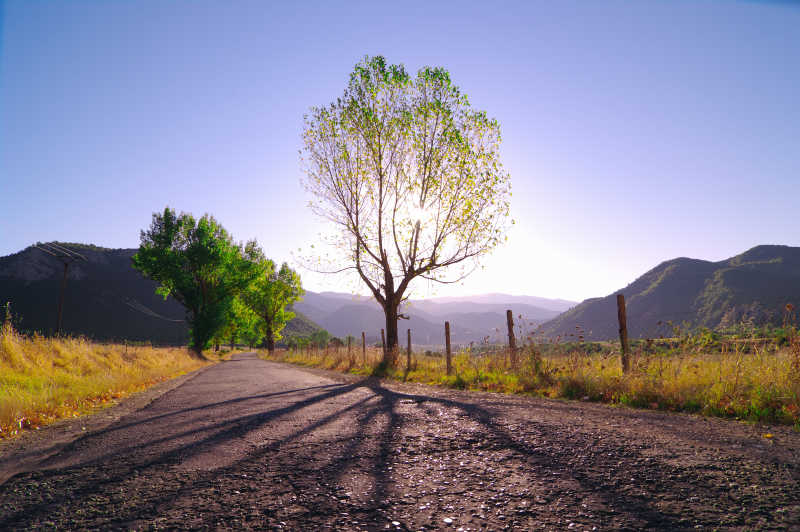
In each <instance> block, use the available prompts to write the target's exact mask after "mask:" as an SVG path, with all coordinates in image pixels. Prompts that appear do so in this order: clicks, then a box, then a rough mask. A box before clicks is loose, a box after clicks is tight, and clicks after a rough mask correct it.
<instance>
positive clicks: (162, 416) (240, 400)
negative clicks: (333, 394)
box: [93, 384, 346, 436]
mask: <svg viewBox="0 0 800 532" xmlns="http://www.w3.org/2000/svg"><path fill="white" fill-rule="evenodd" d="M341 386H346V385H345V384H324V385H320V386H309V387H308V388H297V389H294V390H286V391H283V392H273V393H264V394H259V395H250V396H247V397H237V398H236V399H228V400H226V401H218V402H216V403H208V404H205V405H203V406H196V407H192V408H183V409H181V410H176V411H174V412H170V413H168V414H160V415H158V416H152V417H149V418H147V419H142V420H140V421H136V422H135V423H124V424H122V425H119V424H115V425H112V426H111V427H109V428H106V429H103V430H101V431H98V432H95V433H93V436H100V435H103V434H108V433H111V432H116V431H120V430H123V429H127V428H130V427H133V426H136V425H143V424H146V423H151V422H153V421H157V420H161V419H165V418H168V417H174V416H177V415H180V414H185V413H188V412H196V411H199V410H207V409H209V408H216V407H220V406H226V405H233V404H236V403H243V402H246V401H255V400H257V399H265V398H267V397H275V396H278V395H289V394H294V393H300V392H305V391H308V390H319V389H324V388H336V387H341Z"/></svg>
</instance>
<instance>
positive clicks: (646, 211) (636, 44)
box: [0, 0, 800, 302]
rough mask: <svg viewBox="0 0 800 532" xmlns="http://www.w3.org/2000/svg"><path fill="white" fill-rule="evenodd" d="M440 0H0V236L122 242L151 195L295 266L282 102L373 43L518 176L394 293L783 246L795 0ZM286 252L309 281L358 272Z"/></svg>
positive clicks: (292, 126)
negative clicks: (419, 73)
mask: <svg viewBox="0 0 800 532" xmlns="http://www.w3.org/2000/svg"><path fill="white" fill-rule="evenodd" d="M454 6H455V4H450V3H443V4H437V5H433V6H431V5H429V4H424V3H409V4H406V5H405V6H404V9H403V10H402V11H399V12H398V10H397V9H393V8H390V7H385V6H378V7H377V8H376V9H374V10H372V11H371V12H370V15H369V16H368V15H367V14H365V13H364V12H363V10H362V9H360V7H359V4H356V3H351V4H345V5H343V6H338V7H337V8H332V7H330V6H327V5H316V6H310V5H309V6H268V5H264V4H260V3H257V2H241V3H237V4H235V5H232V4H221V3H215V2H174V3H170V4H163V3H160V2H140V3H137V4H136V6H135V7H133V6H131V5H126V4H121V3H114V4H109V3H105V2H82V3H80V4H76V3H69V4H67V3H48V2H43V3H30V2H20V1H9V2H5V3H3V4H2V8H0V9H2V11H0V116H2V117H3V118H2V120H0V211H2V212H3V213H4V214H5V215H6V220H10V223H9V221H5V222H4V224H3V226H2V228H0V231H2V232H1V233H0V256H6V255H9V254H12V253H15V252H17V251H20V250H22V249H24V248H26V247H27V246H29V245H32V244H33V243H35V242H36V241H53V240H57V241H73V242H74V241H84V242H86V243H91V244H94V245H98V246H101V247H110V248H136V247H138V240H139V231H140V230H142V229H145V228H146V227H147V226H148V225H149V223H150V218H151V214H152V213H153V212H157V211H160V210H162V209H163V208H164V206H165V205H169V206H171V207H173V208H175V209H177V210H178V211H185V212H191V213H192V214H194V215H195V216H200V215H202V214H204V213H206V212H208V213H210V214H212V215H214V216H215V217H216V218H217V219H218V220H219V221H220V223H221V224H222V225H223V226H224V227H226V229H228V231H229V232H230V233H231V234H232V235H233V236H234V238H235V239H236V240H237V241H246V240H248V239H250V238H257V239H258V241H259V243H260V244H261V245H262V247H263V248H264V250H265V252H266V253H267V255H268V256H270V257H272V258H273V259H275V260H276V261H277V262H283V261H287V262H289V263H290V264H291V265H292V266H293V267H296V268H297V260H296V259H297V256H298V255H299V254H300V253H299V252H298V248H302V249H303V250H306V251H307V250H308V249H309V246H311V245H313V244H316V245H319V240H318V238H317V235H318V233H320V232H323V231H324V230H325V224H323V223H321V222H320V221H319V220H318V219H315V218H314V217H313V215H312V214H311V213H310V211H309V210H308V209H307V208H306V203H307V202H308V199H309V196H308V195H307V194H306V193H305V192H304V191H303V189H302V187H301V186H300V184H299V180H300V178H301V177H302V173H301V170H300V165H299V162H298V160H297V150H298V148H299V147H300V144H301V142H300V129H301V127H302V115H303V113H305V112H307V111H308V109H309V108H310V107H311V106H315V105H324V104H327V103H328V102H331V101H333V100H335V99H336V98H337V97H338V96H340V95H341V93H342V91H343V90H344V87H345V84H346V80H347V76H348V74H349V73H350V72H351V71H352V68H353V65H354V64H355V63H356V62H357V61H359V60H360V59H361V58H363V57H364V55H366V54H376V53H379V54H383V55H385V56H386V58H387V60H388V61H389V62H390V63H402V64H405V65H406V67H407V69H408V70H409V71H410V72H414V71H416V70H417V69H418V68H420V67H422V66H423V65H436V66H438V65H440V66H443V67H444V68H446V69H448V70H449V71H450V73H451V75H452V78H453V80H454V81H455V83H456V84H457V85H458V86H459V87H461V89H462V90H463V91H464V92H465V93H466V94H467V95H469V97H470V100H471V101H472V103H473V105H474V106H475V108H477V109H481V110H485V111H486V112H487V114H488V115H489V116H492V117H496V118H497V119H498V120H499V122H500V125H501V128H502V131H503V138H504V140H503V144H502V145H501V148H500V155H501V159H502V160H503V163H504V166H505V167H506V168H507V169H508V171H509V172H510V174H511V182H512V187H513V192H514V196H513V198H512V217H513V218H514V219H515V221H516V223H515V225H514V226H512V228H511V229H510V230H509V232H508V242H507V243H506V244H505V245H503V246H501V247H500V248H498V249H497V250H496V251H495V252H494V253H493V254H492V255H491V256H489V257H488V258H487V259H486V260H485V261H484V262H483V269H481V270H479V271H476V272H474V273H473V274H472V275H471V276H470V277H468V278H467V279H466V281H465V282H464V283H461V284H457V285H452V286H450V285H445V286H434V285H430V284H427V283H423V282H419V283H417V284H416V285H412V288H413V289H414V291H413V293H412V294H411V297H412V298H413V299H427V298H430V297H459V296H476V295H483V294H491V293H501V294H509V295H515V294H519V295H523V294H525V295H530V296H533V297H543V298H547V299H563V300H566V301H571V302H580V301H583V300H585V299H589V298H594V297H602V296H604V295H608V294H610V293H613V292H614V291H616V290H619V289H620V288H622V287H624V286H626V285H628V284H629V283H631V282H632V281H633V280H634V279H635V278H637V277H639V276H640V275H642V274H644V273H645V272H646V271H648V270H650V269H652V268H654V267H656V266H657V265H658V264H660V263H662V262H664V261H667V260H672V259H675V258H679V257H687V258H695V259H699V260H707V261H710V262H718V261H720V260H724V259H727V258H729V257H733V256H735V255H738V254H740V253H743V252H745V251H747V250H749V249H751V248H753V247H755V246H758V245H787V246H800V235H798V234H797V232H796V230H795V229H794V225H796V223H793V220H792V218H791V214H790V213H792V212H794V205H793V198H795V197H796V189H797V184H798V177H797V176H798V175H800V150H796V149H793V146H794V145H795V144H796V139H797V138H800V108H798V106H797V105H796V94H797V93H798V92H800V65H798V64H797V62H796V61H795V62H792V61H790V60H789V58H792V57H796V56H798V55H800V34H799V33H798V32H796V28H797V27H799V26H800V8H798V7H800V6H799V5H798V4H792V3H787V2H725V1H715V0H709V1H706V2H699V3H696V2H670V3H662V2H656V1H643V2H641V3H637V4H630V3H627V2H619V1H609V2H603V3H596V4H585V3H581V2H564V3H559V4H549V3H544V2H536V3H530V4H528V3H511V4H508V5H505V6H504V9H492V8H490V7H487V6H479V5H468V6H462V8H460V9H459V11H458V12H457V13H453V12H452V11H453V9H454ZM442 27H446V28H448V31H445V32H442V31H437V29H438V28H442ZM397 28H402V31H397ZM344 32H347V33H348V35H350V38H349V39H339V38H337V35H339V34H341V33H344ZM144 35H147V38H144ZM476 35H480V36H481V39H480V40H478V39H476V38H475V36H476ZM42 36H46V38H42ZM100 43H102V46H98V44H100ZM771 242H777V244H769V243H771ZM298 271H299V273H300V275H301V277H302V278H303V284H304V286H305V287H306V288H307V289H308V290H311V291H314V292H326V291H330V292H338V293H353V292H361V293H363V289H361V290H360V291H359V290H358V288H359V287H358V284H357V283H356V282H354V280H353V279H347V278H342V277H341V276H339V277H322V276H319V275H316V274H312V273H310V272H308V271H305V270H303V269H298Z"/></svg>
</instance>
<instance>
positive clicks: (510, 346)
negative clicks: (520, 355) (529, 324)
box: [506, 309, 517, 368]
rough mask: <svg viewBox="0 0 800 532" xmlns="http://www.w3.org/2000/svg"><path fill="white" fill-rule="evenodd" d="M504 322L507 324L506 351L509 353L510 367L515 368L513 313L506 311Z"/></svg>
mask: <svg viewBox="0 0 800 532" xmlns="http://www.w3.org/2000/svg"><path fill="white" fill-rule="evenodd" d="M506 322H508V349H509V351H510V352H511V357H510V358H511V367H512V368H516V367H517V338H516V337H515V336H514V313H513V312H511V310H510V309H509V310H507V311H506Z"/></svg>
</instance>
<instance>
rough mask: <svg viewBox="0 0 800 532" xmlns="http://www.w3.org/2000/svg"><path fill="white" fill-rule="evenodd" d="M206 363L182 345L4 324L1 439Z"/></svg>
mask: <svg viewBox="0 0 800 532" xmlns="http://www.w3.org/2000/svg"><path fill="white" fill-rule="evenodd" d="M210 363H212V361H211V360H200V359H198V358H196V357H194V356H192V355H191V353H190V352H189V351H188V350H187V349H185V348H169V347H150V346H125V345H119V344H97V343H93V342H91V341H89V340H86V339H83V338H45V337H42V336H33V337H27V336H23V335H20V334H18V333H17V332H16V331H15V330H14V329H13V328H12V327H11V325H10V323H8V322H6V324H5V325H3V327H2V329H0V439H2V438H10V437H13V436H15V435H17V434H19V433H20V432H21V431H23V430H25V429H36V428H38V427H41V426H43V425H46V424H48V423H51V422H53V421H55V420H58V419H60V418H64V417H73V416H78V415H81V414H84V413H87V412H91V411H93V410H95V409H97V408H100V407H103V406H106V405H109V404H112V403H113V402H114V400H115V399H117V398H120V397H123V396H125V395H128V394H130V393H132V392H135V391H139V390H142V389H145V388H147V387H149V386H152V385H154V384H156V383H158V382H161V381H164V380H167V379H170V378H173V377H176V376H178V375H181V374H184V373H187V372H189V371H192V370H195V369H198V368H200V367H203V366H205V365H208V364H210Z"/></svg>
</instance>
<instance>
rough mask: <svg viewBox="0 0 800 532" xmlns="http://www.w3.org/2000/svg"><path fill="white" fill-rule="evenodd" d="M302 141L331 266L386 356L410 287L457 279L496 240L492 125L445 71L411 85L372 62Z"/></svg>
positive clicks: (496, 163) (424, 74)
mask: <svg viewBox="0 0 800 532" xmlns="http://www.w3.org/2000/svg"><path fill="white" fill-rule="evenodd" d="M303 143H304V145H303V152H302V153H303V165H304V173H305V176H306V177H305V179H304V183H305V186H306V188H307V190H308V191H309V192H310V193H311V195H312V197H313V200H312V203H311V207H312V209H313V211H314V212H315V213H317V214H318V215H320V216H321V217H323V218H324V219H326V220H328V221H329V222H331V223H332V224H333V225H334V227H336V228H337V232H336V235H335V237H334V244H335V245H336V246H337V247H338V248H339V249H340V250H341V257H340V258H341V259H343V261H342V262H344V263H345V264H341V265H340V267H339V268H338V270H339V271H341V270H345V269H352V270H354V271H355V272H356V273H357V274H358V276H359V278H360V279H361V280H362V281H363V282H364V284H366V286H367V287H368V289H369V290H370V292H371V293H372V295H373V296H374V297H375V299H376V300H377V301H378V303H380V304H381V305H382V307H383V308H384V312H385V314H386V333H387V347H388V348H389V350H393V349H394V348H395V347H396V345H397V343H398V337H397V319H398V308H399V305H400V303H401V302H402V301H403V299H404V298H405V297H407V294H408V289H409V284H410V283H411V281H412V280H414V279H416V278H418V277H419V278H423V279H429V280H432V281H437V282H453V281H457V280H459V279H461V278H463V277H464V276H465V275H466V274H468V273H469V272H470V271H471V270H472V269H473V268H474V266H475V265H477V261H478V260H479V259H480V258H481V257H482V256H483V255H485V254H486V253H488V252H489V251H491V250H492V249H493V248H494V247H495V246H497V244H498V243H500V242H501V241H502V240H503V239H504V234H505V230H506V228H507V220H508V212H509V205H510V196H511V186H510V176H509V175H508V173H507V172H505V171H504V169H503V167H502V164H501V163H500V160H499V144H500V128H499V124H498V122H497V121H496V120H494V119H491V118H489V117H487V115H486V113H485V112H483V111H477V110H474V109H473V108H472V107H471V105H470V103H469V100H468V98H467V96H466V95H465V94H463V93H462V92H461V91H460V90H459V88H458V87H456V86H455V85H454V84H453V83H452V81H451V79H450V74H449V73H448V72H447V70H445V69H443V68H439V67H436V68H433V67H425V68H422V69H420V70H419V71H418V72H417V75H416V77H411V76H410V75H409V74H408V73H407V72H406V70H405V68H404V67H403V66H402V65H390V64H387V63H386V60H385V59H384V58H383V57H381V56H376V57H366V58H365V59H364V60H363V61H361V62H359V63H358V64H357V65H356V66H355V68H354V70H353V72H352V73H351V74H350V80H349V83H348V85H347V88H346V89H345V91H344V94H343V95H342V96H341V97H339V98H337V99H336V101H334V102H333V103H331V104H330V105H328V106H324V107H313V108H311V110H310V112H309V113H308V114H307V115H306V116H305V127H304V132H303Z"/></svg>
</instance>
